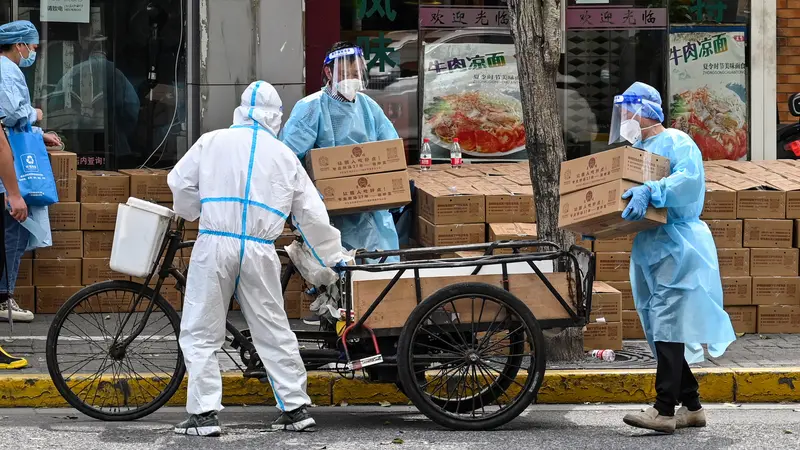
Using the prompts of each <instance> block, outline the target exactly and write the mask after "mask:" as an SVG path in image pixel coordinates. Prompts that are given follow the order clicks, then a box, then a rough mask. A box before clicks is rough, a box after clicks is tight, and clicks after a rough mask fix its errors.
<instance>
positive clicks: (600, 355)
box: [591, 350, 616, 361]
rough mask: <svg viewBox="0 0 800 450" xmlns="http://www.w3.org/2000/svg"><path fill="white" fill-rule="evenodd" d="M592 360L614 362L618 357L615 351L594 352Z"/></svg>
mask: <svg viewBox="0 0 800 450" xmlns="http://www.w3.org/2000/svg"><path fill="white" fill-rule="evenodd" d="M591 356H592V358H597V359H602V360H603V361H614V359H615V358H616V355H615V354H614V350H592V353H591Z"/></svg>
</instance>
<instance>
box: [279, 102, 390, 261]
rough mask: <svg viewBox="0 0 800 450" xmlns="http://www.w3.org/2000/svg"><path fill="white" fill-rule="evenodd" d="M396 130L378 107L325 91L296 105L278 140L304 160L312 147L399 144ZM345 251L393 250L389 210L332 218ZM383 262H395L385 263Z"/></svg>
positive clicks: (374, 103) (371, 103)
mask: <svg viewBox="0 0 800 450" xmlns="http://www.w3.org/2000/svg"><path fill="white" fill-rule="evenodd" d="M398 137H399V136H398V135H397V131H396V130H395V129H394V125H392V122H390V121H389V118H387V117H386V114H384V113H383V110H382V109H381V107H380V106H379V105H378V104H377V103H376V102H375V101H374V100H372V99H371V98H369V97H368V96H367V95H364V94H362V93H360V92H359V93H358V95H357V96H356V101H355V102H347V101H341V100H337V99H335V98H333V97H331V96H330V95H328V94H327V93H326V92H324V91H319V92H317V93H315V94H312V95H309V96H308V97H306V98H304V99H302V100H300V101H299V102H297V104H296V105H295V106H294V109H292V114H291V116H290V117H289V120H287V121H286V125H284V127H283V130H282V131H281V134H280V139H281V141H283V143H284V144H286V145H287V146H288V147H289V148H291V149H292V151H294V153H295V154H296V155H297V157H298V158H300V159H301V160H303V159H304V158H305V155H306V153H307V152H308V151H309V150H311V149H314V148H324V147H335V146H338V145H351V144H363V143H366V142H374V141H384V140H388V139H397V138H398ZM331 222H332V223H333V226H335V227H336V228H338V229H339V231H340V232H341V233H342V245H344V246H345V248H347V249H350V250H352V249H366V250H397V249H398V248H399V247H400V245H399V242H398V238H397V229H396V228H395V225H394V219H393V218H392V214H391V213H390V212H389V211H371V212H366V213H358V214H346V215H340V216H333V217H331ZM387 262H399V258H397V257H392V258H388V259H387Z"/></svg>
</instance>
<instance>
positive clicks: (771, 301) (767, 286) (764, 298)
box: [753, 277, 800, 305]
mask: <svg viewBox="0 0 800 450" xmlns="http://www.w3.org/2000/svg"><path fill="white" fill-rule="evenodd" d="M753 304H754V305H800V277H753Z"/></svg>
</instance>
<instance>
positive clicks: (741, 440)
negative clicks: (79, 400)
mask: <svg viewBox="0 0 800 450" xmlns="http://www.w3.org/2000/svg"><path fill="white" fill-rule="evenodd" d="M636 408H637V407H633V406H628V405H625V406H622V405H620V406H616V405H579V406H541V407H540V406H535V407H532V408H530V409H529V410H528V411H526V412H525V413H524V414H523V416H522V417H520V418H518V419H517V420H515V421H514V422H512V423H511V424H509V425H508V426H506V427H505V428H503V429H500V430H495V431H491V432H452V431H448V430H445V429H442V428H440V427H438V426H436V425H435V424H434V423H432V422H430V421H428V420H427V419H426V418H425V417H423V416H421V415H419V414H418V413H417V411H416V410H414V409H412V408H405V407H391V408H381V407H339V408H313V409H312V410H311V412H312V413H313V415H314V417H315V418H316V420H317V423H318V424H319V425H320V426H319V427H318V429H317V431H316V432H314V433H302V434H294V433H283V432H278V433H268V432H264V431H262V430H263V429H264V428H265V425H266V424H267V423H269V421H271V420H272V419H273V418H274V416H275V410H274V409H272V408H261V407H252V408H250V407H245V408H228V409H226V410H225V411H224V412H223V413H222V416H221V417H222V419H223V426H224V427H225V434H224V435H223V436H222V437H220V438H196V437H187V436H177V435H174V434H173V432H172V425H173V424H174V423H176V422H178V421H180V420H181V419H182V418H183V415H184V413H183V411H182V410H180V409H164V410H162V411H160V412H158V413H156V414H153V415H151V416H149V417H148V418H147V419H146V420H143V421H139V422H128V423H104V422H98V421H94V420H91V419H88V418H86V417H84V416H81V415H80V414H78V413H76V412H74V411H72V410H66V409H65V410H31V409H6V410H1V411H0V424H2V437H0V449H52V448H58V449H67V450H68V449H76V450H77V449H80V450H91V449H114V450H127V449H131V450H133V449H136V450H139V449H142V448H146V449H169V450H176V449H193V450H202V449H236V450H247V449H264V448H287V449H329V450H335V449H343V450H344V449H347V450H353V449H381V448H387V449H391V448H397V449H436V450H444V449H457V450H465V449H485V450H490V449H508V448H542V449H565V448H580V449H582V450H583V449H603V450H607V449H609V448H613V449H627V448H630V449H642V448H648V449H649V448H653V449H657V448H664V449H676V448H691V449H723V448H725V449H727V448H735V449H760V448H764V449H767V448H768V449H797V448H798V447H800V405H748V406H734V405H707V406H706V409H707V410H708V419H709V427H708V428H705V429H693V430H680V431H678V432H677V433H676V434H674V435H672V436H664V435H654V434H649V433H646V432H642V431H639V430H635V429H632V428H629V427H627V426H626V425H624V424H623V423H622V420H621V418H622V416H623V415H624V414H625V413H626V412H628V411H631V410H635V409H636Z"/></svg>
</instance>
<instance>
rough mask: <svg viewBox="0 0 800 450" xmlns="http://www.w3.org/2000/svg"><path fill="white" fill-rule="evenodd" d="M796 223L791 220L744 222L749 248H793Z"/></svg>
mask: <svg viewBox="0 0 800 450" xmlns="http://www.w3.org/2000/svg"><path fill="white" fill-rule="evenodd" d="M793 232H794V222H792V221H791V220H763V219H748V220H745V221H744V246H745V247H747V248H792V245H793V244H794V240H793V239H792V236H793Z"/></svg>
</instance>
